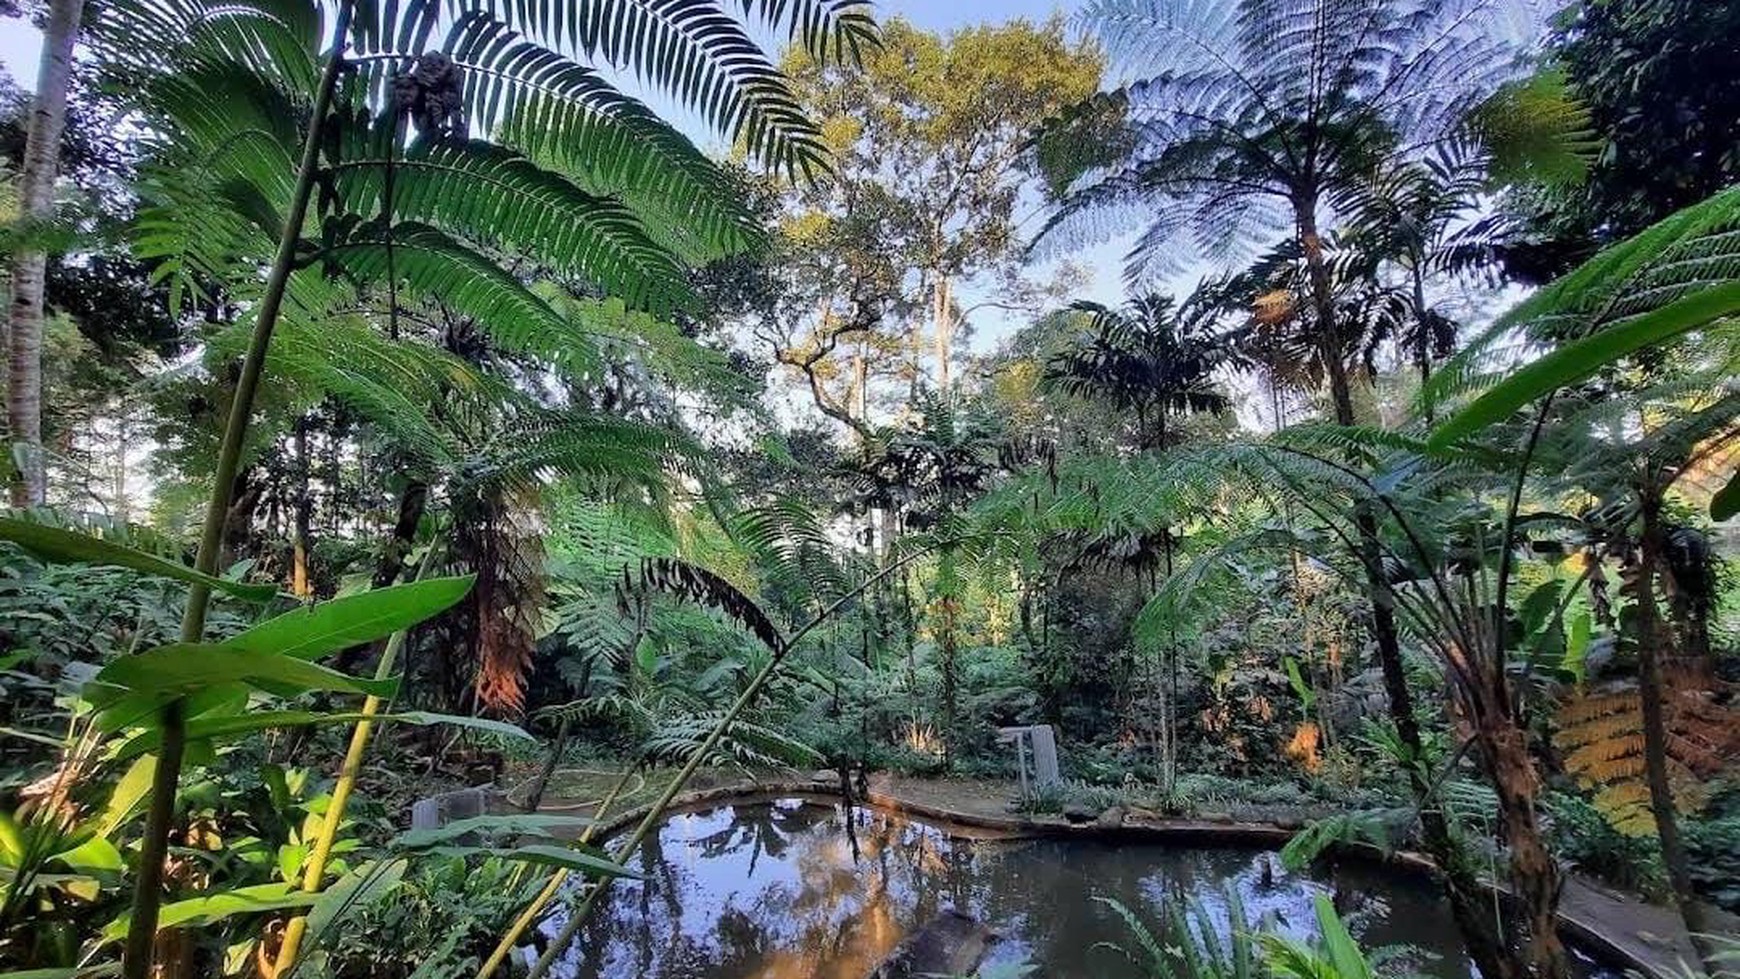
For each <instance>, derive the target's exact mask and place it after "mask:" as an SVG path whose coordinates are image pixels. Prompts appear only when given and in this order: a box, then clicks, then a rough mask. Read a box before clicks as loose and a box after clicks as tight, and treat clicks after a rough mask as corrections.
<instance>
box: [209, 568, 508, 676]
mask: <svg viewBox="0 0 1740 979" xmlns="http://www.w3.org/2000/svg"><path fill="white" fill-rule="evenodd" d="M473 577H474V576H472V575H465V576H462V577H457V578H432V579H429V580H427V581H414V582H411V583H409V584H404V585H395V586H393V587H391V588H380V589H376V590H374V591H366V592H363V593H361V594H358V595H352V596H349V597H347V598H338V599H334V600H332V601H330V602H321V603H319V604H317V605H309V606H305V607H303V608H299V609H296V610H294V611H291V612H286V613H284V614H283V615H280V616H277V617H276V618H272V619H268V620H266V621H265V622H262V623H260V624H259V625H256V626H254V627H253V628H251V629H248V630H247V631H245V632H241V633H239V634H237V635H234V636H231V637H230V638H228V639H225V640H224V641H223V642H222V643H219V645H221V646H224V647H226V648H228V649H235V650H245V651H247V652H253V653H280V654H283V655H285V656H292V657H295V658H296V659H302V660H313V659H319V658H320V657H322V656H325V655H327V654H329V653H335V652H338V651H339V650H341V649H348V648H349V647H351V646H356V645H360V644H362V643H365V642H373V641H374V640H376V639H380V638H382V637H383V636H389V635H392V634H393V633H395V632H397V631H399V630H400V629H406V628H409V627H411V626H413V625H416V624H417V623H419V622H422V621H424V620H425V619H428V618H430V617H431V616H434V615H436V614H437V613H439V612H442V611H443V610H445V609H447V608H448V607H449V606H451V605H452V604H453V603H454V602H457V601H459V600H460V599H461V598H464V597H465V593H466V592H468V591H470V590H471V583H472V580H473Z"/></svg>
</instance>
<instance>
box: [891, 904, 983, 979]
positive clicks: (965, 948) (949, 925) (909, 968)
mask: <svg viewBox="0 0 1740 979" xmlns="http://www.w3.org/2000/svg"><path fill="white" fill-rule="evenodd" d="M996 937H997V934H996V932H993V931H992V930H991V929H989V928H986V927H985V926H984V924H983V923H981V922H979V921H978V920H977V919H975V918H973V917H971V916H969V915H965V914H962V913H961V912H959V911H956V910H954V909H953V908H950V909H949V910H947V911H943V912H942V913H940V914H938V915H937V916H936V917H934V918H932V919H930V920H929V921H927V922H925V923H924V925H923V926H922V927H920V928H919V929H918V930H917V931H915V932H913V933H912V934H910V935H908V936H906V937H905V938H904V939H902V940H901V942H900V944H899V945H896V946H894V951H892V952H890V953H888V957H887V958H885V959H883V960H882V964H881V965H878V966H877V967H876V970H875V971H874V972H872V973H870V979H918V977H920V976H965V975H971V974H972V973H973V970H975V969H977V968H978V967H979V960H980V959H982V958H984V957H985V952H986V951H988V950H989V949H990V946H991V940H992V939H994V938H996Z"/></svg>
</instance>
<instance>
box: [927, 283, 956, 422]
mask: <svg viewBox="0 0 1740 979" xmlns="http://www.w3.org/2000/svg"><path fill="white" fill-rule="evenodd" d="M931 302H932V305H933V307H934V308H933V310H932V313H933V319H935V321H936V390H937V393H938V394H942V395H947V394H948V393H949V359H950V356H951V354H952V350H953V346H954V333H955V326H954V323H953V322H952V321H951V318H950V317H951V316H952V314H953V312H954V295H953V290H952V289H951V288H950V282H949V277H948V276H946V275H941V274H938V276H937V279H936V288H935V290H934V291H933V293H932V297H931Z"/></svg>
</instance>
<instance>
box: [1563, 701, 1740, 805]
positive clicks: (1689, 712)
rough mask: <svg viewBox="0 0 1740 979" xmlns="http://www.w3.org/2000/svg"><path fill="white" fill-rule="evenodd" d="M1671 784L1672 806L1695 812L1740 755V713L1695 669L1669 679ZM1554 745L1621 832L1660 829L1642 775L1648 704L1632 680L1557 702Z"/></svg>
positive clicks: (1667, 707)
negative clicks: (1712, 782)
mask: <svg viewBox="0 0 1740 979" xmlns="http://www.w3.org/2000/svg"><path fill="white" fill-rule="evenodd" d="M1663 679H1664V681H1665V687H1666V694H1665V697H1664V700H1665V703H1664V704H1663V707H1664V708H1665V709H1664V711H1663V715H1664V721H1665V723H1666V725H1667V756H1668V757H1667V766H1668V781H1669V783H1670V785H1671V787H1672V789H1673V794H1674V805H1675V807H1676V808H1678V809H1679V810H1680V811H1682V812H1696V811H1697V810H1698V809H1700V808H1702V807H1703V805H1704V803H1705V802H1706V801H1707V798H1708V794H1709V793H1708V788H1707V786H1708V782H1709V780H1710V779H1711V778H1712V777H1714V776H1715V775H1717V774H1718V773H1720V772H1721V771H1722V770H1723V769H1724V767H1726V766H1727V765H1728V764H1729V762H1728V759H1729V758H1731V757H1733V756H1734V755H1735V754H1736V753H1737V752H1740V711H1736V710H1735V709H1734V708H1732V707H1730V706H1727V705H1725V704H1722V703H1720V702H1718V700H1717V697H1716V694H1715V691H1713V690H1712V689H1711V682H1710V679H1709V678H1708V677H1707V676H1705V675H1703V674H1699V673H1696V672H1693V671H1690V670H1684V671H1682V670H1674V671H1670V672H1669V673H1668V674H1667V675H1666V676H1665V677H1664V678H1663ZM1557 729H1558V730H1557V733H1556V734H1555V735H1554V737H1553V743H1554V745H1555V746H1556V747H1557V748H1558V750H1559V752H1560V753H1561V755H1562V756H1563V761H1564V765H1565V770H1566V771H1568V772H1570V773H1571V774H1572V775H1573V776H1575V777H1576V779H1577V781H1578V782H1579V783H1580V784H1582V785H1583V786H1584V787H1585V788H1588V789H1591V790H1593V791H1594V793H1595V800H1594V801H1595V806H1596V808H1598V809H1600V810H1601V813H1602V814H1603V815H1604V816H1606V817H1607V820H1608V822H1610V823H1612V824H1613V827H1614V828H1615V829H1617V830H1619V831H1620V832H1622V833H1626V834H1629V835H1632V836H1647V835H1651V834H1653V833H1654V832H1655V818H1654V816H1652V815H1651V813H1650V808H1649V786H1648V784H1647V783H1646V781H1645V777H1644V759H1643V705H1642V702H1641V701H1640V699H1639V697H1638V691H1637V684H1636V682H1635V681H1631V680H1627V681H1624V682H1621V683H1613V684H1606V685H1603V686H1601V687H1599V688H1595V689H1591V690H1586V691H1583V692H1580V693H1578V694H1577V695H1575V696H1573V697H1572V698H1571V699H1570V700H1568V701H1566V702H1565V703H1564V705H1563V706H1561V707H1560V709H1559V713H1558V717H1557Z"/></svg>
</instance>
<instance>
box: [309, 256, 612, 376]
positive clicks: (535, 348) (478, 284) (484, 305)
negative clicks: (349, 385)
mask: <svg viewBox="0 0 1740 979" xmlns="http://www.w3.org/2000/svg"><path fill="white" fill-rule="evenodd" d="M329 227H330V228H331V229H332V230H331V235H332V240H331V241H330V242H329V243H328V244H327V246H326V247H325V249H324V250H323V252H322V253H321V254H322V258H323V259H324V260H325V263H326V265H327V266H328V267H329V268H331V269H333V270H336V271H338V272H341V273H343V274H344V275H345V276H347V277H349V278H350V279H352V280H353V281H356V282H359V283H368V282H378V281H381V280H383V279H385V278H386V272H387V245H388V241H389V236H388V235H387V234H386V233H385V231H384V230H383V229H382V228H381V227H380V225H378V224H376V223H373V222H370V223H363V224H357V225H355V226H353V227H351V228H349V229H347V230H340V229H339V228H337V227H333V226H331V225H329ZM390 240H391V243H392V249H393V254H394V259H395V265H396V271H397V272H398V274H399V276H400V278H401V280H402V285H403V288H405V289H406V290H407V291H408V292H410V293H411V294H413V295H415V296H420V297H426V298H428V299H430V300H432V301H439V302H440V303H441V304H442V305H443V306H445V307H447V308H449V309H452V310H454V311H455V312H458V313H460V314H462V315H465V316H469V317H471V318H472V319H473V320H476V321H477V323H478V324H479V325H480V326H481V327H482V328H483V329H484V330H485V331H487V332H488V333H489V335H490V336H491V337H492V338H494V339H495V340H496V342H498V343H499V344H501V346H503V347H505V348H507V349H509V350H516V351H523V352H526V353H531V354H535V355H539V356H544V357H548V358H550V359H551V360H552V361H554V362H555V363H557V364H561V365H564V366H571V367H574V368H576V369H584V368H587V367H589V366H591V365H592V364H593V363H594V359H593V348H592V347H591V344H590V343H589V342H588V338H587V337H586V335H585V334H584V333H582V332H580V331H578V330H576V329H575V327H574V324H572V323H570V322H569V321H568V320H567V319H565V318H564V317H562V316H560V315H559V314H557V312H556V311H555V310H553V309H551V308H550V305H549V303H547V302H545V301H544V300H543V299H541V298H539V297H538V295H537V294H536V293H534V292H533V291H532V290H531V289H529V288H527V287H526V285H525V284H524V283H522V282H520V281H519V280H518V279H515V278H514V277H513V276H511V275H509V274H507V273H506V272H505V271H503V270H502V269H501V267H500V266H498V265H496V264H495V263H494V262H492V261H490V260H489V259H488V258H487V257H485V256H484V255H482V254H479V253H478V252H476V251H473V250H472V249H470V248H467V247H465V246H464V245H462V244H461V243H459V242H457V241H455V240H454V239H452V238H450V237H448V236H447V235H446V234H443V233H442V232H441V231H440V230H439V229H436V228H433V227H430V226H428V225H423V224H401V225H398V226H395V227H394V228H393V230H392V234H391V236H390Z"/></svg>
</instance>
